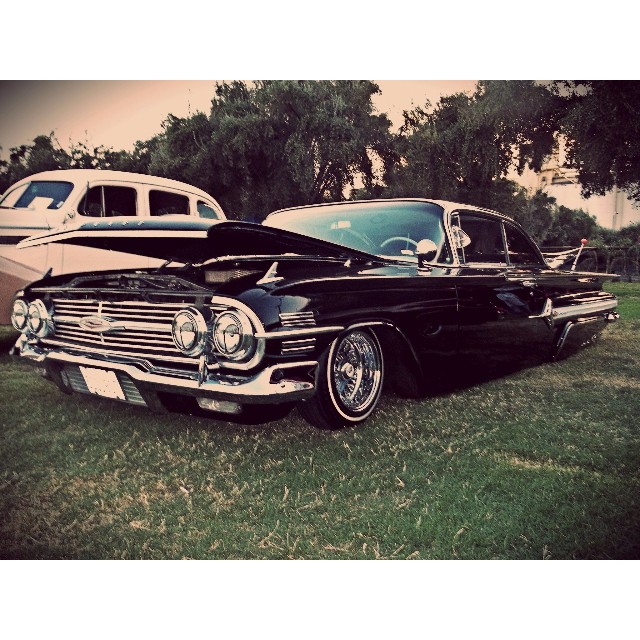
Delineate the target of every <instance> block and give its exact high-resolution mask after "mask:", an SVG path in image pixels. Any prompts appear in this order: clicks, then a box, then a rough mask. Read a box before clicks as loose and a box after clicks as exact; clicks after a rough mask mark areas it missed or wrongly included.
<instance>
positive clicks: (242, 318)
mask: <svg viewBox="0 0 640 640" xmlns="http://www.w3.org/2000/svg"><path fill="white" fill-rule="evenodd" d="M213 345H214V347H215V350H216V352H217V353H218V354H219V355H221V356H222V357H223V358H225V359H227V360H231V361H238V360H246V359H248V358H249V357H251V355H252V354H253V353H254V351H255V348H256V339H255V336H254V329H253V326H252V324H251V321H250V320H249V318H248V316H247V315H246V314H245V313H244V312H242V311H240V310H239V309H233V310H229V311H223V312H222V313H220V314H218V316H217V317H216V320H215V322H214V324H213Z"/></svg>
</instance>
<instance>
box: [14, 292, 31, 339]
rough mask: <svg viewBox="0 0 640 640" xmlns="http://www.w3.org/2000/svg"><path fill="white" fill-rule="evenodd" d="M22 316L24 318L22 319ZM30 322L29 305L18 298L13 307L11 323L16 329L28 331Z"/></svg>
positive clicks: (22, 331) (23, 331)
mask: <svg viewBox="0 0 640 640" xmlns="http://www.w3.org/2000/svg"><path fill="white" fill-rule="evenodd" d="M20 318H22V320H20ZM28 322H29V305H28V304H27V303H26V302H25V301H24V300H23V299H22V298H18V299H16V300H14V301H13V307H12V309H11V324H12V325H13V328H14V329H15V330H16V331H19V332H20V333H26V332H27V331H28V330H29V328H28Z"/></svg>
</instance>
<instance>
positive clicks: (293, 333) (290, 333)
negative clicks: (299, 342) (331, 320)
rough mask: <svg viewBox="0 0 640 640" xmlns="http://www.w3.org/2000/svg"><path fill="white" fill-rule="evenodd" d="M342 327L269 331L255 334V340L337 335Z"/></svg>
mask: <svg viewBox="0 0 640 640" xmlns="http://www.w3.org/2000/svg"><path fill="white" fill-rule="evenodd" d="M343 330H344V327H342V326H337V325H336V326H334V327H309V328H308V329H302V328H301V329H287V330H285V331H269V332H268V333H256V338H260V339H263V340H274V339H275V340H282V339H284V340H286V339H287V338H297V337H298V336H317V335H321V334H323V333H338V332H340V331H343Z"/></svg>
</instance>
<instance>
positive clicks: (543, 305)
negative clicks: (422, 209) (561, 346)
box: [452, 211, 554, 367]
mask: <svg viewBox="0 0 640 640" xmlns="http://www.w3.org/2000/svg"><path fill="white" fill-rule="evenodd" d="M452 229H453V232H454V238H458V240H457V244H458V245H459V246H458V247H457V249H458V258H459V261H460V264H461V268H460V272H459V276H458V279H457V283H458V284H457V292H458V305H459V306H458V311H459V353H460V355H461V356H463V357H465V358H469V359H471V360H475V361H476V363H477V364H480V365H481V366H483V367H486V366H488V365H489V364H494V365H498V366H502V365H504V366H512V365H514V364H516V365H523V366H526V365H527V364H531V363H532V362H534V361H537V360H540V359H545V358H547V357H548V356H549V355H550V351H551V348H552V345H553V338H554V332H553V326H552V323H551V306H550V302H549V301H548V299H547V296H546V294H545V291H544V289H543V288H542V287H541V286H540V284H539V281H538V280H539V272H540V270H541V269H543V268H545V265H544V261H543V259H542V256H541V255H540V253H539V251H537V249H536V248H535V245H533V243H532V242H531V241H530V240H529V239H528V238H527V236H526V235H525V234H524V233H523V232H522V230H521V229H520V228H519V227H517V225H515V224H511V223H510V222H508V221H506V220H504V219H502V218H500V217H498V216H493V215H490V214H487V213H484V212H475V211H462V212H458V213H456V214H454V215H453V217H452ZM457 229H458V230H459V231H457Z"/></svg>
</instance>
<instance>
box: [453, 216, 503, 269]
mask: <svg viewBox="0 0 640 640" xmlns="http://www.w3.org/2000/svg"><path fill="white" fill-rule="evenodd" d="M454 226H459V227H460V228H461V229H462V231H463V232H464V233H465V234H466V236H467V237H466V238H465V241H464V242H460V243H458V244H459V245H460V244H462V245H464V246H461V247H459V248H458V252H459V253H458V255H459V257H460V260H461V261H463V262H484V263H492V264H496V263H500V264H506V253H505V250H504V240H503V237H502V224H501V222H500V221H499V220H493V219H491V218H485V217H484V216H481V215H477V214H469V213H460V214H458V215H456V216H454Z"/></svg>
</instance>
